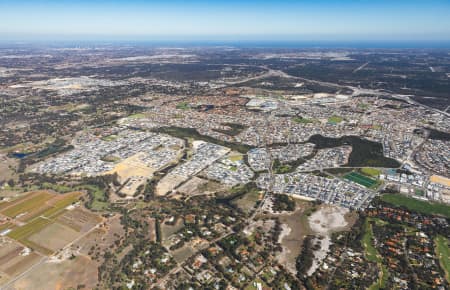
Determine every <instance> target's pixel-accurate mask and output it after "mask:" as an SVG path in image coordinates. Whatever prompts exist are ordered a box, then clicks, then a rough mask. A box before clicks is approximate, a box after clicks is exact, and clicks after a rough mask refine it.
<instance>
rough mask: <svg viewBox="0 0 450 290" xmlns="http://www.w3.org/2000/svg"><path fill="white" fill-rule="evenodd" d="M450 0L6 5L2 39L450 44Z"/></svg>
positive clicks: (133, 0) (2, 4)
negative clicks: (385, 41) (383, 41)
mask: <svg viewBox="0 0 450 290" xmlns="http://www.w3.org/2000/svg"><path fill="white" fill-rule="evenodd" d="M448 15H450V1H441V0H427V1H425V0H423V1H420V0H398V1H392V0H379V1H376V0H374V1H368V0H360V1H356V0H347V1H337V0H316V1H312V0H305V1H289V0H281V1H274V0H270V1H255V0H250V1H237V0H228V1H202V0H194V1H189V3H186V2H184V1H142V0H130V1H124V0H115V1H105V0H96V1H87V0H82V1H66V0H61V1H55V0H47V1H39V0H37V1H31V0H26V1H13V0H4V1H0V19H1V21H0V39H2V40H46V39H48V40H58V39H62V40H64V39H99V40H101V39H104V40H296V41H298V40H331V41H340V40H346V41H359V40H362V41H367V40H370V41H374V40H375V41H377V40H380V41H381V40H388V41H389V40H391V41H403V40H408V41H449V40H450V17H448Z"/></svg>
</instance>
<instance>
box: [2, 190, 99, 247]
mask: <svg viewBox="0 0 450 290" xmlns="http://www.w3.org/2000/svg"><path fill="white" fill-rule="evenodd" d="M81 195H82V193H81V192H71V193H67V194H56V193H50V192H38V193H31V194H30V196H31V197H28V198H23V199H20V200H19V201H18V202H14V204H12V205H11V206H9V207H6V208H5V209H4V211H3V213H4V214H6V213H8V214H10V216H13V217H14V216H17V214H26V215H27V216H28V212H30V213H33V214H32V215H31V216H30V218H29V219H27V220H26V221H27V222H25V223H24V224H23V225H21V226H15V227H12V230H11V231H10V232H9V233H8V234H7V236H8V237H10V238H12V239H14V240H16V241H19V242H20V243H22V244H23V245H26V246H28V247H30V248H32V249H34V250H36V251H38V252H40V253H42V254H45V255H48V254H51V253H53V252H54V251H55V250H58V249H59V248H61V247H63V246H64V245H66V244H67V243H69V242H70V241H72V240H74V239H75V238H76V237H77V236H78V235H79V234H80V233H79V231H81V230H82V229H83V230H87V229H86V228H89V229H90V228H91V227H93V226H95V224H97V223H98V222H99V220H100V218H99V217H98V216H96V215H94V214H91V215H89V214H84V215H83V214H82V211H77V210H76V209H74V210H72V211H73V213H72V216H70V215H69V214H68V212H72V211H68V210H66V208H67V207H68V206H69V205H71V204H73V203H75V202H77V201H78V200H79V199H80V197H81ZM33 202H34V204H33ZM65 215H67V216H68V220H69V221H72V222H74V223H75V224H77V225H78V228H77V229H73V228H72V227H70V226H66V225H64V224H63V223H58V221H57V219H58V217H59V216H65ZM21 222H23V221H22V220H21ZM11 226H12V224H11Z"/></svg>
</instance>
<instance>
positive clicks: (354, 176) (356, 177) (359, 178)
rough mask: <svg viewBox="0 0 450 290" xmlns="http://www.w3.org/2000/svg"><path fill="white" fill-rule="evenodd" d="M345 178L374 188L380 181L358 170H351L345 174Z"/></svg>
mask: <svg viewBox="0 0 450 290" xmlns="http://www.w3.org/2000/svg"><path fill="white" fill-rule="evenodd" d="M344 178H345V179H348V180H350V181H353V182H356V183H358V184H361V185H362V186H365V187H367V188H373V187H375V186H376V185H377V183H378V182H377V181H376V180H374V179H371V178H369V177H367V176H364V175H361V174H359V173H356V172H350V173H349V174H346V175H344Z"/></svg>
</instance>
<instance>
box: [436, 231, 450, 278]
mask: <svg viewBox="0 0 450 290" xmlns="http://www.w3.org/2000/svg"><path fill="white" fill-rule="evenodd" d="M435 242H436V254H437V256H438V257H439V262H440V264H441V267H442V268H443V269H444V271H445V279H446V280H447V282H449V283H450V247H449V242H448V239H447V238H445V237H443V236H437V237H436V240H435Z"/></svg>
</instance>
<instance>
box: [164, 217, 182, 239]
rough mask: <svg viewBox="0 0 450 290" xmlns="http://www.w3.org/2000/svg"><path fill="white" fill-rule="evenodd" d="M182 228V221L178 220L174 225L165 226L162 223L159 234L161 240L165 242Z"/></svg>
mask: <svg viewBox="0 0 450 290" xmlns="http://www.w3.org/2000/svg"><path fill="white" fill-rule="evenodd" d="M183 227H184V223H183V220H182V219H178V220H177V222H176V223H175V225H166V224H164V223H162V224H161V234H162V240H166V239H167V238H168V237H170V236H171V235H173V234H174V233H176V232H177V231H179V230H180V229H182V228H183Z"/></svg>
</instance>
